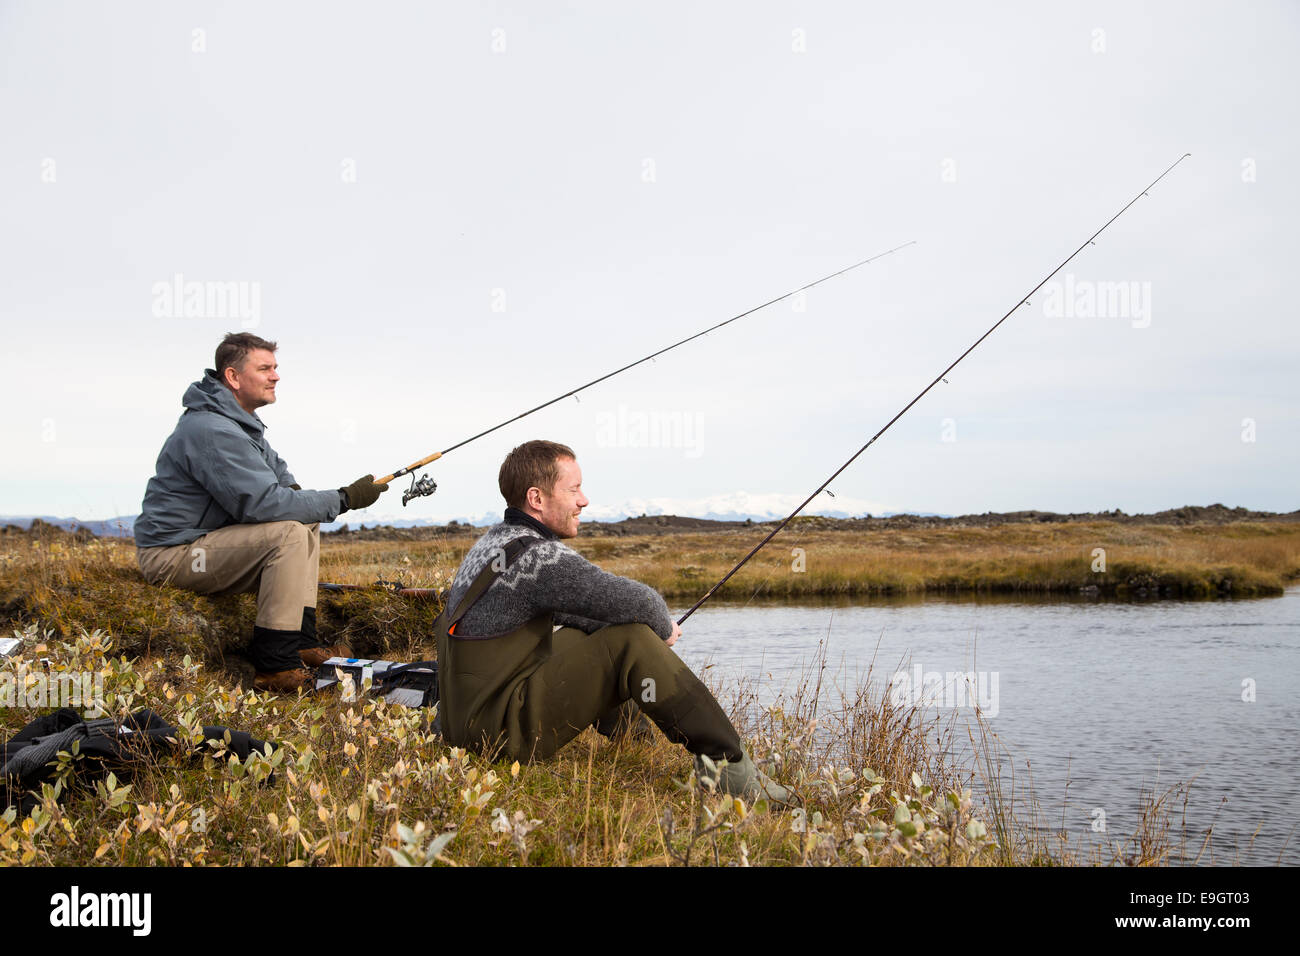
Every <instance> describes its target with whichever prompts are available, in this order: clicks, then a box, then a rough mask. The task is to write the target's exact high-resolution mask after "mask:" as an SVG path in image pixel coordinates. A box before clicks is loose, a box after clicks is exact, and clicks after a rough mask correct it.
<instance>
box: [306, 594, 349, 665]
mask: <svg viewBox="0 0 1300 956" xmlns="http://www.w3.org/2000/svg"><path fill="white" fill-rule="evenodd" d="M351 655H352V652H351V651H350V650H349V649H348V647H347V646H346V645H343V644H335V645H331V646H329V647H327V646H325V645H324V644H322V643H321V642H320V638H319V637H317V635H316V609H315V608H314V607H305V608H303V609H302V641H301V642H300V643H299V645H298V656H299V657H300V658H302V662H303V664H305V665H306V666H308V667H320V666H321V665H322V664H324V663H325V662H326V661H327V660H329V659H330V658H331V657H350V656H351Z"/></svg>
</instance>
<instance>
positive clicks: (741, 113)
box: [0, 0, 1300, 520]
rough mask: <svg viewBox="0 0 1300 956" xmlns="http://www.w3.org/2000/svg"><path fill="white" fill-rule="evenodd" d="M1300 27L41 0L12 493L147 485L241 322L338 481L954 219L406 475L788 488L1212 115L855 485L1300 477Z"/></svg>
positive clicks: (1151, 503) (290, 412) (0, 242)
mask: <svg viewBox="0 0 1300 956" xmlns="http://www.w3.org/2000/svg"><path fill="white" fill-rule="evenodd" d="M1298 41H1300V7H1297V6H1296V5H1295V4H1293V3H1247V4H1242V3H1228V2H1166V3H1160V2H1155V3H1144V4H1141V5H1137V4H1127V3H1087V4H1082V3H1054V4H1050V5H1049V4H1039V3H999V4H995V5H979V6H976V5H971V4H965V3H958V2H953V3H927V4H924V5H920V4H906V5H904V4H885V3H850V2H826V3H817V4H806V3H793V2H789V3H773V2H759V3H755V2H745V3H740V2H713V3H709V4H692V3H675V2H658V3H655V4H640V5H635V6H633V5H629V4H619V5H611V4H598V3H554V2H536V3H528V4H523V3H518V4H506V3H463V4H454V5H453V4H418V3H399V2H391V3H382V4H361V3H320V2H312V3H275V4H263V3H251V2H247V3H228V2H222V3H215V2H193V3H187V2H168V3H143V2H136V3H121V4H101V3H93V2H76V3H74V2H31V0H3V2H0V61H2V62H3V63H4V71H5V82H4V84H3V88H2V89H0V131H2V132H0V210H3V215H2V216H0V263H3V265H2V266H0V319H2V321H3V323H4V338H5V348H4V352H3V359H2V361H3V375H2V376H0V405H2V406H3V408H4V413H3V417H2V418H0V447H3V448H4V449H5V454H4V456H3V458H2V459H0V514H11V515H19V514H46V515H58V516H75V517H79V518H82V519H93V518H106V517H111V516H116V515H132V514H135V513H136V512H137V511H138V510H139V506H140V500H141V498H142V496H143V493H144V488H145V484H146V482H147V481H148V479H149V477H150V476H151V475H152V474H153V466H154V461H155V459H156V457H157V454H158V451H159V449H160V447H161V445H162V443H163V441H164V440H165V439H166V437H167V435H168V434H169V433H170V431H171V429H172V428H173V427H174V424H175V421H176V419H177V417H178V415H179V414H180V411H181V405H180V399H181V395H182V394H183V392H184V391H185V389H186V387H187V386H188V385H189V383H190V382H193V381H195V380H196V379H198V378H199V377H200V376H201V375H202V372H203V370H204V369H205V368H207V367H209V366H210V365H211V364H212V362H213V359H212V356H213V352H214V349H215V347H216V344H217V342H218V341H219V340H220V338H221V336H222V335H223V334H224V333H226V332H228V331H241V330H245V329H247V330H250V331H254V332H256V333H257V334H259V335H262V336H264V337H267V338H270V339H274V340H276V341H277V342H278V343H279V346H280V348H279V352H278V359H279V362H280V373H281V375H282V376H283V379H282V381H281V383H280V386H279V399H278V401H277V402H276V404H274V405H273V406H269V407H267V408H264V409H262V411H261V416H262V418H263V420H264V421H265V422H266V423H267V424H268V426H269V427H268V431H267V437H268V440H269V441H270V442H271V444H272V445H273V446H274V447H275V448H276V450H277V451H278V452H279V453H280V454H281V456H282V457H284V458H285V459H286V461H287V462H288V463H289V465H290V468H291V469H292V470H293V472H294V473H295V475H296V476H297V477H298V479H299V481H300V482H301V483H302V484H303V485H304V486H305V487H309V488H329V487H339V486H342V485H345V484H347V483H349V482H351V481H352V480H353V479H354V478H356V477H357V476H359V475H363V474H366V473H375V474H381V475H382V474H385V473H387V472H390V471H392V470H394V469H395V468H398V467H400V466H402V465H406V464H408V463H409V462H411V461H414V460H415V459H417V458H420V457H423V456H425V455H427V454H429V453H430V452H433V451H437V450H441V449H444V448H447V447H449V446H451V445H453V444H456V443H457V442H459V441H461V440H463V439H465V438H467V437H469V436H470V435H473V434H475V433H477V432H479V431H481V430H482V429H484V428H487V427H489V426H491V425H493V424H496V423H497V422H499V421H502V420H504V419H507V418H510V417H512V416H514V415H516V414H518V413H519V412H521V411H523V410H525V409H527V408H530V407H532V406H534V405H537V404H539V403H540V402H542V401H545V400H547V399H549V398H552V397H554V396H555V395H558V394H562V393H564V392H567V391H568V390H570V389H572V388H574V387H576V386H578V385H580V384H582V383H584V382H587V381H589V380H591V379H593V378H596V377H597V376H599V375H602V374H604V373H605V372H608V371H610V370H612V369H614V368H617V367H619V366H621V365H624V364H626V363H627V362H629V361H633V360H635V359H637V358H640V357H641V356H643V355H645V354H647V353H649V352H651V351H654V350H656V349H658V348H660V347H662V346H664V345H666V344H668V343H670V342H673V341H676V340H677V339H680V338H682V337H684V336H686V335H689V334H691V333H693V332H695V331H698V330H700V329H702V328H705V327H707V326H710V325H713V324H716V323H717V322H720V321H722V320H723V319H726V318H729V317H731V316H733V315H736V314H738V313H741V312H743V311H745V310H747V309H750V308H752V307H753V306H755V305H758V304H759V303H762V302H765V301H767V300H769V299H772V298H774V297H776V296H779V295H782V294H783V293H786V292H789V291H790V290H792V289H796V288H799V287H800V286H803V285H805V284H807V283H809V282H811V281H813V280H814V279H817V278H819V277H821V276H824V275H827V274H829V273H832V272H835V271H837V270H839V269H842V268H844V267H845V266H847V265H849V264H851V263H854V262H857V261H859V260H862V259H865V258H867V257H868V256H871V255H874V254H876V253H879V252H882V251H884V250H887V249H891V248H894V247H896V246H899V245H902V244H904V243H908V242H914V244H913V245H909V246H907V247H906V248H905V249H902V250H899V251H897V252H895V253H893V254H891V255H889V256H886V257H884V258H882V259H880V260H878V261H876V262H874V263H872V264H870V265H867V266H864V267H863V268H861V269H857V270H855V271H853V272H851V273H849V274H847V275H844V276H840V277H838V278H836V279H832V280H830V281H828V282H826V283H825V284H822V285H819V286H817V287H816V288H815V289H812V290H810V291H809V292H807V293H806V294H804V295H802V296H798V297H795V298H793V299H789V300H786V301H783V302H781V303H779V304H777V305H775V306H772V307H770V308H767V309H765V310H762V311H760V312H757V313H755V314H753V315H751V316H749V317H747V318H745V319H742V320H740V321H738V322H735V323H732V324H731V325H729V326H727V327H726V328H725V329H721V330H718V331H717V332H714V333H712V334H710V335H709V336H707V337H705V338H703V339H701V340H698V341H696V342H693V343H691V344H689V345H687V346H684V347H683V348H681V349H678V350H676V351H674V352H672V353H670V354H668V355H665V356H662V357H660V358H659V359H657V360H656V361H655V362H653V363H646V364H644V365H641V366H638V367H637V368H635V369H633V370H631V371H628V372H625V373H623V374H621V375H619V376H618V377H616V378H614V379H611V380H610V381H607V382H604V383H601V384H600V385H597V386H595V387H593V388H592V389H590V390H588V391H585V392H583V393H582V395H581V396H580V400H579V399H574V398H568V399H566V400H565V401H563V402H561V403H558V404H557V405H555V406H552V407H550V408H548V409H546V410H544V411H541V412H538V413H537V414H535V415H533V416H531V417H530V418H527V419H525V420H524V421H521V422H517V423H514V424H512V425H510V426H508V427H506V428H503V429H501V430H500V431H498V432H495V433H494V434H492V435H490V436H488V437H486V438H483V439H480V440H478V441H476V442H474V443H472V444H470V445H468V446H466V447H465V448H462V449H458V450H457V451H455V452H452V453H451V454H449V455H448V456H447V457H446V459H445V460H443V461H440V462H438V463H436V464H435V465H434V466H432V468H431V469H429V473H430V474H431V475H432V476H433V477H434V478H435V480H436V481H437V482H438V484H439V491H438V493H437V494H436V495H435V496H433V497H432V498H423V499H418V500H417V501H415V502H413V503H412V504H411V505H410V506H409V507H407V508H405V509H403V508H402V507H401V504H400V500H388V499H396V498H397V497H398V496H397V495H396V494H389V495H386V496H385V498H384V499H381V502H380V504H379V505H377V506H376V507H375V508H374V509H371V513H372V514H374V515H389V516H400V517H405V518H412V519H430V520H447V519H449V518H453V517H461V518H463V517H465V516H476V515H482V514H487V513H491V512H494V511H497V510H498V509H499V508H500V507H501V506H502V504H501V501H500V497H499V494H498V492H497V490H496V473H497V469H498V467H499V465H500V462H501V459H502V458H503V457H504V455H505V454H506V452H507V451H508V450H509V449H510V448H511V447H513V446H514V445H515V444H518V443H519V442H522V441H525V440H528V439H531V438H549V439H552V440H556V441H561V442H564V443H566V444H569V445H571V446H572V447H574V448H575V449H576V450H577V452H578V457H579V462H580V464H581V465H582V467H583V473H584V490H585V491H586V494H587V496H588V497H589V498H590V500H591V502H592V505H591V507H590V509H589V511H588V514H589V515H592V516H594V517H598V518H599V517H602V516H604V517H616V516H618V515H620V514H622V513H626V512H632V513H639V512H640V511H648V512H651V513H653V512H656V511H659V512H676V513H681V514H703V513H708V512H717V511H719V510H725V509H727V508H732V509H733V510H740V511H744V510H746V509H748V510H766V511H773V512H779V511H782V510H783V509H784V508H785V507H787V506H788V507H793V505H794V504H797V503H798V502H799V501H800V500H802V498H803V497H804V496H806V495H807V494H808V493H810V492H811V491H812V490H813V489H815V488H816V487H817V486H818V485H819V484H821V482H822V481H823V480H824V479H825V478H826V477H827V476H828V475H830V474H831V473H832V472H833V471H834V470H835V469H836V468H838V467H839V465H840V464H841V463H842V462H843V461H844V460H845V459H846V458H848V457H849V455H851V454H852V453H853V452H854V451H856V450H857V449H858V448H860V447H861V446H862V444H863V443H865V442H866V441H867V439H868V438H869V437H870V436H871V435H872V434H874V433H875V432H876V431H878V430H879V429H880V427H881V426H883V425H884V424H885V423H886V422H887V421H889V420H890V418H892V417H893V416H894V414H895V413H896V412H898V411H899V410H900V409H901V408H902V407H903V406H905V405H906V404H907V403H908V402H909V401H910V400H911V399H912V398H913V397H914V396H915V395H916V394H917V393H918V392H919V391H921V389H922V388H924V387H925V386H926V385H927V384H929V383H930V382H931V381H932V380H933V378H934V377H935V376H936V375H937V374H938V373H939V372H940V371H941V370H942V369H944V368H945V367H946V366H947V365H948V364H949V363H950V362H952V360H953V359H955V358H956V357H957V356H958V355H960V354H961V352H962V351H963V350H965V349H966V348H967V347H968V346H969V345H970V344H971V343H972V342H974V341H975V340H976V339H977V338H978V337H979V336H980V335H982V334H983V333H984V331H985V330H987V329H988V328H989V327H990V326H991V325H993V323H994V322H996V321H997V320H998V319H999V318H1000V317H1002V316H1003V315H1004V314H1005V313H1006V312H1007V311H1008V310H1009V309H1011V308H1012V307H1013V306H1015V305H1016V304H1017V303H1018V302H1019V301H1020V300H1021V298H1022V297H1023V296H1024V295H1025V294H1026V293H1027V292H1029V291H1030V290H1031V289H1032V288H1034V286H1035V285H1037V284H1038V283H1039V282H1040V281H1042V279H1043V278H1044V277H1045V276H1047V275H1048V273H1049V272H1051V271H1052V270H1053V269H1054V268H1056V267H1057V266H1058V265H1059V264H1060V263H1061V262H1062V261H1063V260H1064V259H1065V258H1066V257H1067V256H1068V255H1069V254H1070V253H1072V252H1073V251H1074V250H1075V249H1077V248H1078V247H1079V246H1080V245H1081V244H1082V243H1083V242H1084V241H1085V240H1086V239H1087V238H1088V237H1089V236H1091V235H1092V234H1093V233H1094V232H1096V230H1097V229H1099V228H1100V227H1101V226H1102V225H1103V224H1104V223H1106V221H1107V220H1109V219H1110V218H1111V217H1112V216H1113V215H1114V214H1115V213H1116V212H1117V211H1118V210H1119V209H1120V208H1121V207H1123V206H1124V204H1125V203H1127V202H1129V200H1131V199H1133V198H1134V197H1135V196H1137V195H1138V194H1139V193H1141V192H1142V190H1143V189H1144V188H1145V187H1146V186H1147V185H1148V184H1149V183H1151V182H1152V181H1153V180H1154V179H1155V178H1156V177H1157V176H1159V175H1160V174H1161V173H1162V172H1163V171H1164V170H1166V169H1167V168H1168V167H1170V165H1171V164H1173V163H1175V161H1177V160H1178V159H1179V157H1181V156H1183V155H1184V154H1186V153H1190V154H1191V156H1190V157H1189V158H1187V159H1186V160H1184V161H1183V162H1181V163H1180V164H1178V165H1177V167H1176V168H1175V169H1174V170H1173V171H1172V172H1170V173H1169V175H1168V176H1166V177H1165V178H1164V179H1163V180H1162V181H1161V182H1160V183H1159V185H1157V186H1156V187H1155V188H1153V189H1151V190H1150V192H1149V194H1148V195H1147V196H1144V197H1142V198H1141V199H1140V200H1139V201H1138V202H1136V203H1135V204H1134V205H1133V206H1132V207H1131V208H1130V209H1129V210H1128V211H1127V212H1126V213H1125V214H1124V215H1123V216H1122V217H1120V218H1119V219H1118V220H1116V221H1115V222H1114V224H1113V225H1111V226H1110V227H1109V228H1108V229H1107V230H1106V231H1105V232H1104V233H1103V234H1102V236H1101V237H1099V238H1098V240H1097V242H1096V245H1094V246H1089V247H1087V248H1086V249H1085V250H1084V251H1083V252H1081V253H1080V254H1079V256H1078V257H1077V258H1075V259H1074V260H1073V262H1071V263H1070V265H1069V266H1067V267H1066V268H1065V269H1064V270H1062V271H1061V273H1059V274H1058V276H1057V277H1056V279H1055V280H1054V283H1053V284H1049V285H1048V286H1046V287H1044V289H1043V290H1041V291H1040V292H1038V293H1037V294H1035V295H1034V296H1032V297H1031V298H1030V301H1029V303H1028V304H1027V305H1025V306H1022V307H1021V308H1020V309H1019V310H1018V311H1017V312H1015V314H1013V315H1012V316H1011V318H1009V319H1008V320H1007V321H1006V322H1005V323H1004V324H1003V325H1002V326H1001V328H999V329H998V331H997V332H995V333H994V334H993V335H992V336H990V337H989V338H988V339H987V340H986V341H985V342H984V343H983V344H982V345H980V347H979V348H978V349H976V350H975V351H974V352H973V353H972V354H971V355H970V356H969V357H968V358H967V359H965V360H964V361H963V362H962V364H961V365H960V366H958V368H957V369H956V370H955V371H954V372H953V373H952V374H951V375H949V376H948V381H947V382H946V383H941V384H940V385H938V386H937V387H936V388H935V389H934V390H933V391H931V392H930V393H929V394H928V395H927V396H926V397H925V398H923V399H922V400H921V401H920V402H918V403H917V404H916V405H915V406H914V407H913V408H912V409H911V410H910V411H909V412H908V413H907V414H906V415H905V416H904V417H903V418H902V419H901V420H899V422H898V423H897V424H896V425H895V426H893V427H892V428H891V429H890V430H889V432H888V433H887V434H885V436H884V437H882V438H881V439H880V440H879V441H878V442H876V444H875V445H873V446H872V447H871V449H870V450H869V451H868V452H867V453H866V454H865V455H863V456H862V457H861V458H860V459H859V460H858V461H857V462H856V463H855V464H854V465H853V466H852V467H850V468H849V469H848V470H846V471H845V472H844V473H843V474H842V475H841V476H840V477H839V478H838V479H836V481H835V482H834V484H833V485H832V491H833V492H834V494H835V498H834V500H832V499H831V498H830V497H829V496H822V497H821V498H819V499H818V504H819V506H821V507H823V508H829V509H832V510H840V511H849V512H853V513H862V512H871V513H877V514H878V513H882V512H889V511H905V510H907V511H925V512H935V513H942V514H962V513H981V512H985V511H1012V510H1021V509H1031V508H1032V509H1042V510H1052V511H1062V512H1070V511H1099V510H1110V509H1114V508H1119V509H1122V510H1124V511H1126V512H1130V513H1134V512H1147V511H1154V510H1160V509H1164V508H1171V507H1178V506H1181V505H1184V504H1201V505H1205V504H1211V503H1215V502H1221V503H1224V504H1227V505H1229V506H1243V507H1247V508H1252V509H1263V510H1271V511H1291V510H1294V509H1296V508H1300V501H1297V497H1298V496H1297V493H1296V487H1297V482H1296V477H1297V475H1298V474H1300V414H1297V411H1298V408H1297V404H1298V403H1297V397H1298V388H1297V384H1296V382H1297V376H1296V368H1297V364H1298V363H1297V359H1300V334H1297V311H1298V310H1297V306H1296V297H1295V294H1294V292H1293V291H1292V290H1291V286H1292V285H1293V283H1294V276H1295V265H1294V263H1295V261H1296V258H1297V253H1298V252H1300V240H1297V238H1296V230H1295V229H1294V223H1295V222H1296V219H1297V212H1298V211H1300V185H1298V182H1297V176H1296V175H1295V170H1296V158H1297V146H1298V145H1300V142H1298V139H1300V124H1297V123H1296V121H1295V119H1296V116H1297V108H1296V92H1295V91H1296V90H1297V89H1300V67H1298V66H1297V63H1300V56H1298V55H1297V54H1300V42H1298ZM1288 169H1290V170H1292V171H1291V172H1287V170H1288ZM177 287H179V288H180V290H181V292H182V294H181V296H180V297H179V299H177V298H176V297H175V296H173V295H172V294H171V290H173V289H175V288H177ZM187 290H189V291H187ZM194 290H197V291H198V293H199V295H198V296H197V297H195V296H194V295H193V292H194ZM219 293H220V294H219ZM225 293H232V294H230V295H225Z"/></svg>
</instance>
